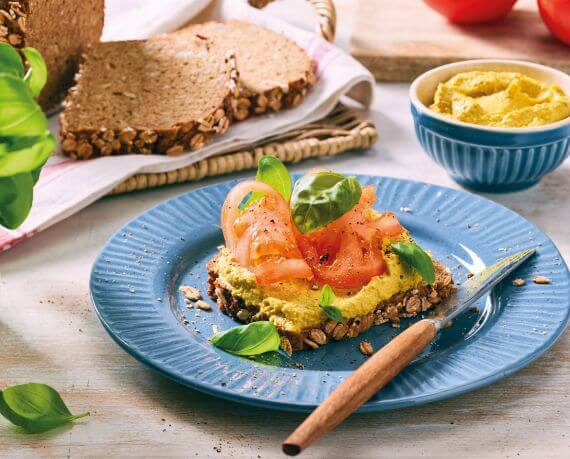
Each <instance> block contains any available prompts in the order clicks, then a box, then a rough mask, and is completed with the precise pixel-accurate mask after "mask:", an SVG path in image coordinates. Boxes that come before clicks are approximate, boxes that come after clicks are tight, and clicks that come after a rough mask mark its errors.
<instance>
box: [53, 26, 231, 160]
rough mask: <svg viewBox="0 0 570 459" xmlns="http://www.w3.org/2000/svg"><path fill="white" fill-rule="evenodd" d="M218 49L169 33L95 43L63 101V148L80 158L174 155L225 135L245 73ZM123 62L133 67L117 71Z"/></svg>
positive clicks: (71, 155) (204, 42)
mask: <svg viewBox="0 0 570 459" xmlns="http://www.w3.org/2000/svg"><path fill="white" fill-rule="evenodd" d="M218 51H219V50H217V51H214V52H211V50H210V45H209V43H208V42H207V41H203V40H200V39H197V38H194V39H193V41H190V42H186V41H185V40H182V39H181V37H169V36H166V35H163V36H160V37H155V38H151V39H149V40H146V41H127V42H109V43H100V44H98V45H96V47H94V48H93V49H92V50H90V51H89V52H88V53H87V54H86V55H85V57H84V61H83V63H82V64H81V68H80V71H79V72H78V74H77V76H76V85H75V87H73V88H72V89H71V90H70V91H69V95H68V97H67V99H66V100H65V102H64V111H63V113H62V115H61V148H62V151H63V153H64V154H66V155H67V156H70V157H73V158H76V159H89V158H95V157H98V156H109V155H123V154H166V155H169V156H175V155H179V154H181V153H183V152H184V151H185V150H196V149H198V148H201V147H203V146H204V145H205V144H206V143H208V142H209V141H211V139H212V138H213V137H214V136H215V135H217V134H223V133H224V132H226V131H227V129H228V127H229V125H230V122H231V120H232V118H233V113H234V110H235V107H236V98H237V94H238V78H239V74H238V71H237V66H236V59H235V54H234V53H233V52H230V51H226V52H225V53H224V54H222V53H221V52H218ZM124 61H128V64H131V65H130V66H125V67H124V68H118V67H120V66H121V65H122V64H124ZM167 64H170V65H169V66H167ZM161 104H162V105H161Z"/></svg>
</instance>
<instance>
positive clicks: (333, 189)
mask: <svg viewBox="0 0 570 459" xmlns="http://www.w3.org/2000/svg"><path fill="white" fill-rule="evenodd" d="M361 194H362V188H361V187H360V184H359V183H358V180H356V178H355V177H345V176H344V175H342V174H337V173H334V172H318V173H316V174H307V175H305V176H304V177H302V178H300V179H299V180H298V181H297V183H296V184H295V188H294V189H293V194H292V195H291V216H292V218H293V222H294V223H295V225H296V226H297V228H298V229H299V231H301V233H310V232H311V231H315V230H318V229H319V228H322V227H323V226H326V225H328V224H329V223H331V222H333V221H335V220H337V219H338V218H340V217H342V216H343V215H344V214H345V213H346V212H348V211H349V210H350V209H352V208H353V207H354V206H355V205H356V204H357V203H358V201H359V200H360V195H361Z"/></svg>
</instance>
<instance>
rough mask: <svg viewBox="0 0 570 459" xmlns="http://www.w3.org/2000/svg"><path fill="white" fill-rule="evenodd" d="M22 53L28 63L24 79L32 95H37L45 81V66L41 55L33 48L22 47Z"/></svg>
mask: <svg viewBox="0 0 570 459" xmlns="http://www.w3.org/2000/svg"><path fill="white" fill-rule="evenodd" d="M22 54H23V55H24V57H25V58H26V61H27V63H28V73H27V74H26V77H25V78H24V80H25V81H26V82H27V83H28V88H30V91H31V92H32V94H33V96H34V97H38V96H39V95H40V92H41V91H42V89H43V88H44V86H45V85H46V82H47V67H46V63H45V62H44V59H43V57H42V55H41V54H40V53H39V51H38V50H37V49H35V48H24V49H22Z"/></svg>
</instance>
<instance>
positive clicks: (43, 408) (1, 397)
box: [0, 383, 89, 433]
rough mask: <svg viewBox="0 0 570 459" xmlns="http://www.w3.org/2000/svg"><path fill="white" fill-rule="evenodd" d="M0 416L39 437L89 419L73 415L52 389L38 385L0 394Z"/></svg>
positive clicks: (4, 391) (14, 387)
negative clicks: (51, 430) (54, 429)
mask: <svg viewBox="0 0 570 459" xmlns="http://www.w3.org/2000/svg"><path fill="white" fill-rule="evenodd" d="M0 414H2V415H3V416H4V417H5V418H6V419H8V420H9V421H10V422H11V423H12V424H15V425H17V426H20V427H23V428H24V429H25V430H26V431H28V432H30V433H39V432H44V431H46V430H49V429H52V428H54V427H59V426H61V425H63V424H67V423H68V422H71V421H73V420H74V419H79V418H82V417H84V416H89V413H82V414H79V415H73V414H71V412H70V411H69V409H68V408H67V406H66V405H65V403H64V401H63V400H62V398H61V396H60V395H59V394H58V393H57V391H56V390H55V389H52V388H51V387H49V386H47V385H45V384H38V383H29V384H21V385H19V386H13V387H9V388H8V389H5V390H3V391H0Z"/></svg>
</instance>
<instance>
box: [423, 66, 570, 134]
mask: <svg viewBox="0 0 570 459" xmlns="http://www.w3.org/2000/svg"><path fill="white" fill-rule="evenodd" d="M430 108H431V109H432V110H433V111H435V112H437V113H440V114H442V115H444V116H448V117H450V118H453V119H455V120H458V121H463V122H465V123H473V124H479V125H484V126H494V127H507V128H518V127H531V126H542V125H545V124H550V123H555V122H557V121H560V120H563V119H565V118H568V117H569V116H570V98H569V97H568V96H567V95H566V94H565V93H564V91H563V90H562V89H561V88H560V87H559V86H557V85H551V84H547V83H544V82H542V81H538V80H535V79H534V78H530V77H528V76H526V75H523V74H522V73H517V72H493V71H486V72H483V71H473V72H463V73H459V74H457V75H455V76H454V77H452V78H451V79H449V80H448V81H446V82H445V83H440V84H439V85H438V87H437V90H436V92H435V96H434V102H433V104H432V105H431V106H430Z"/></svg>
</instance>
